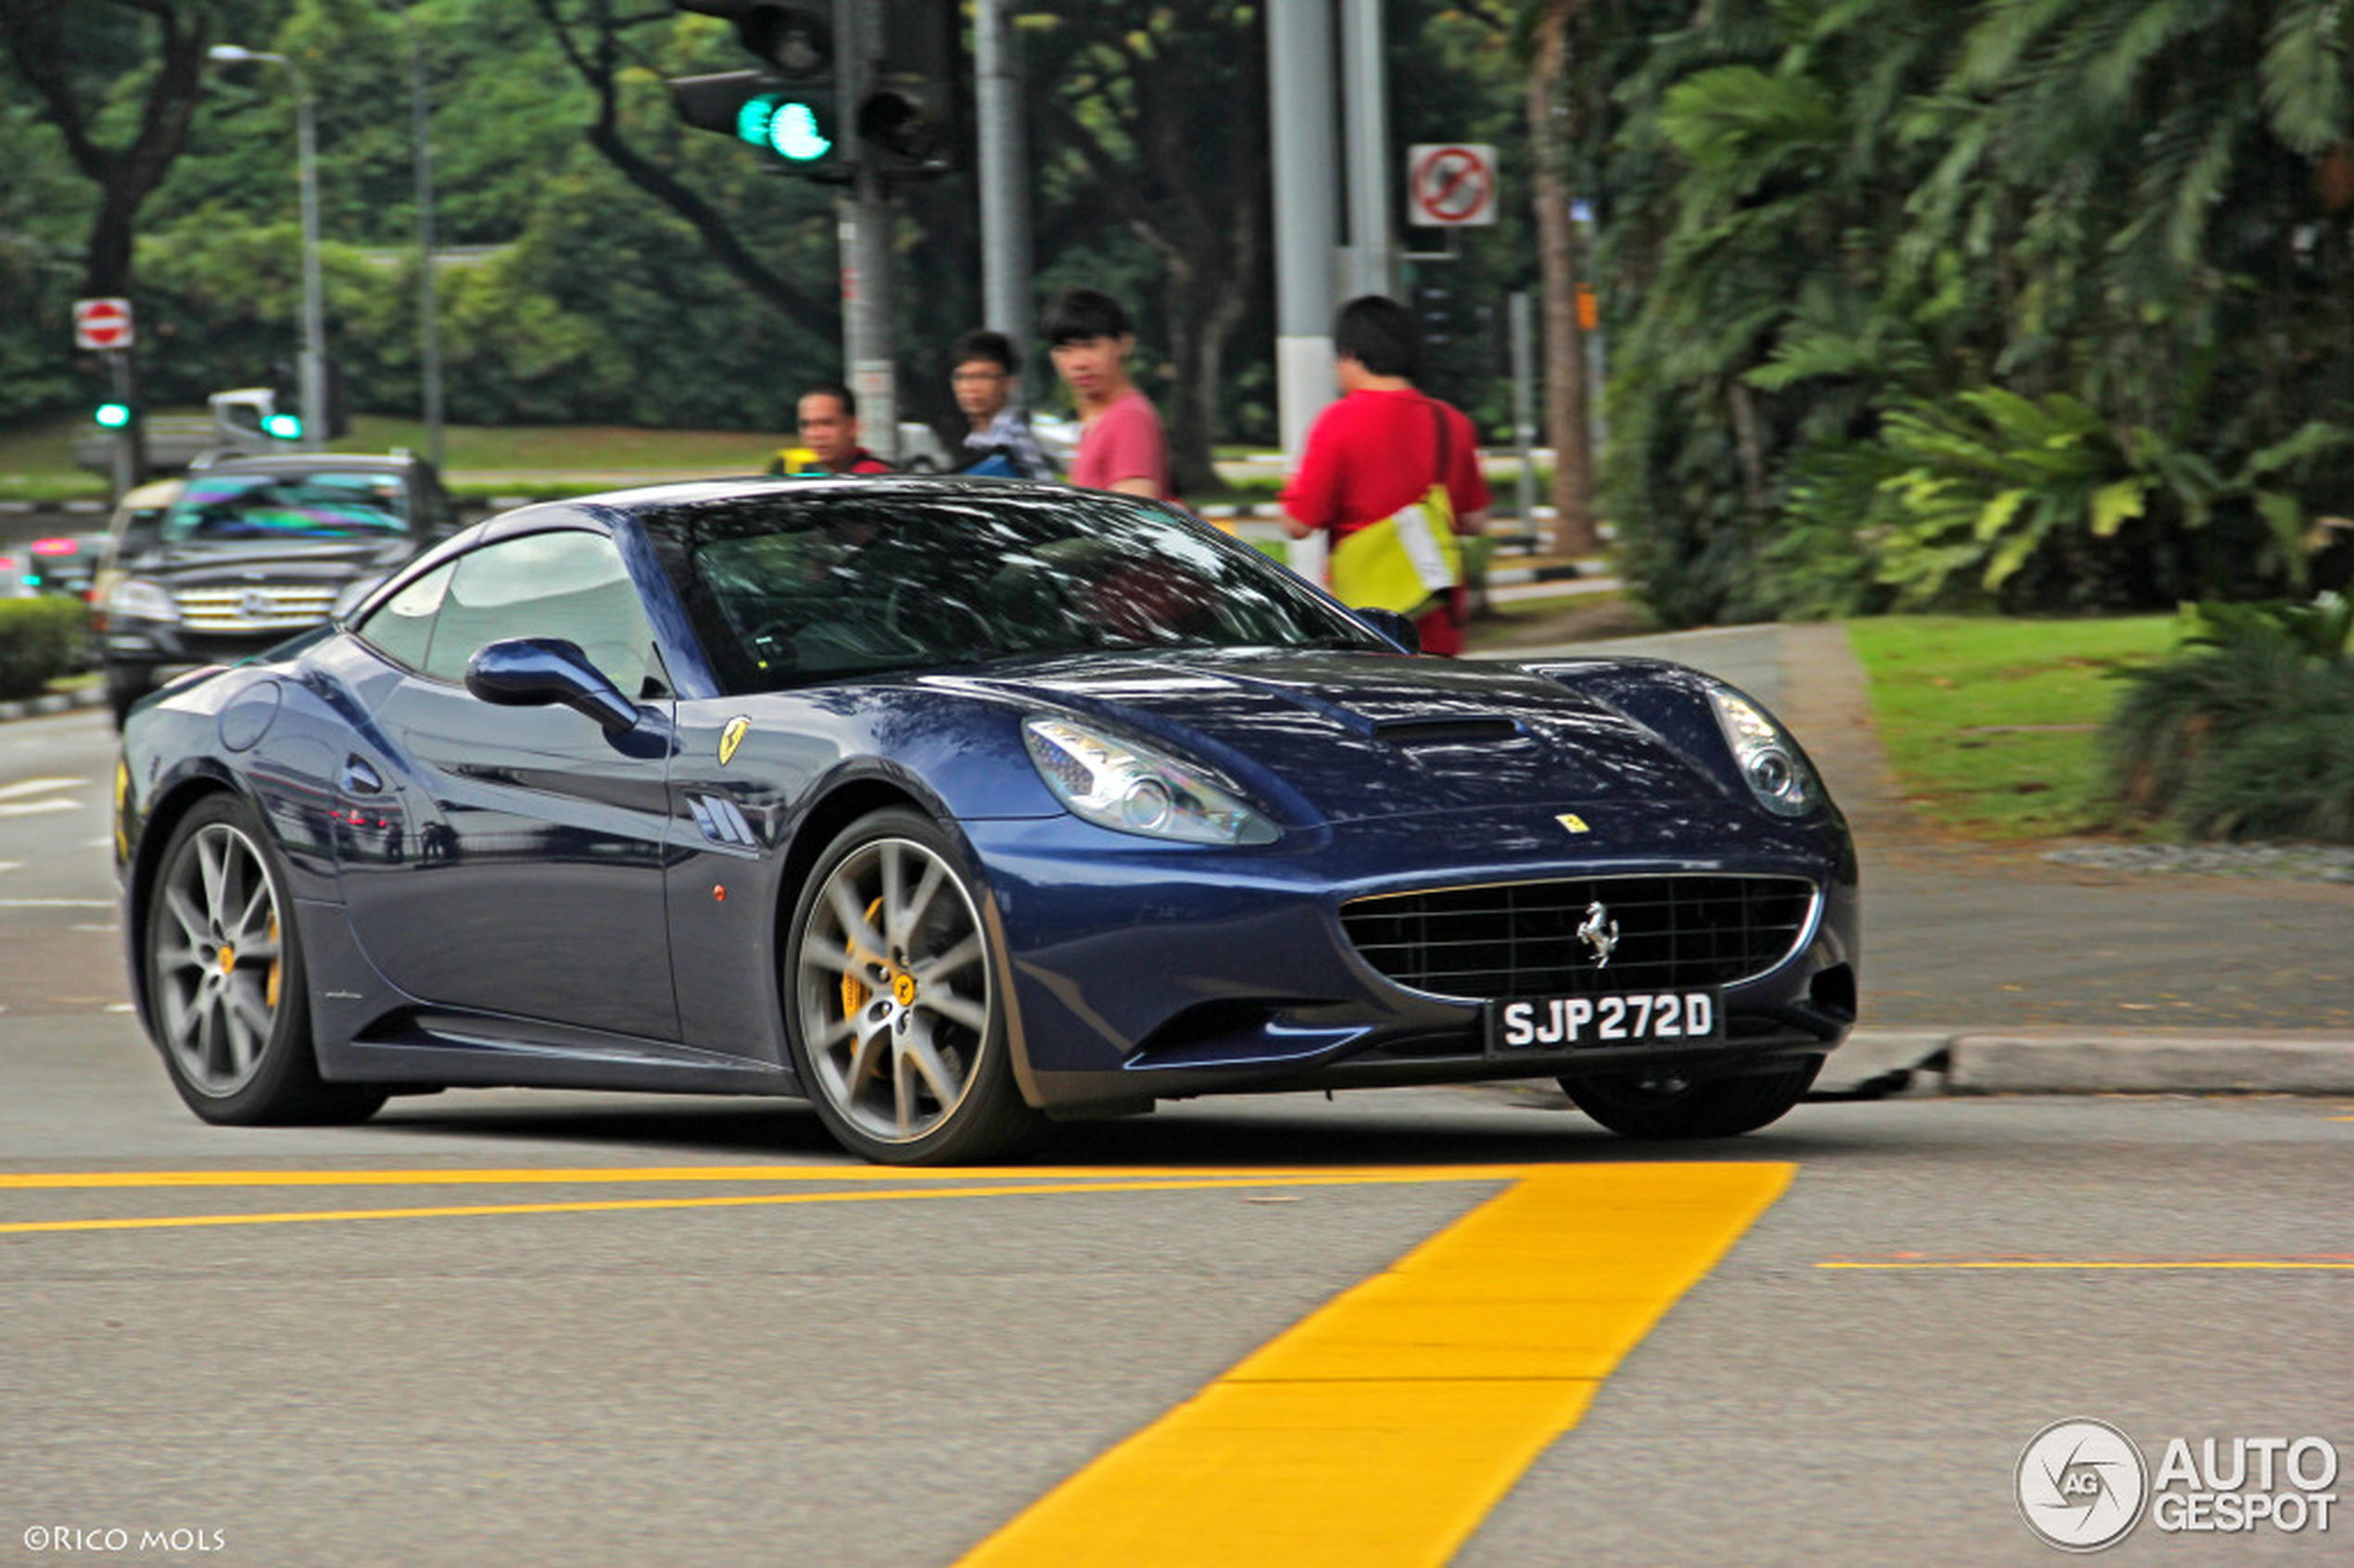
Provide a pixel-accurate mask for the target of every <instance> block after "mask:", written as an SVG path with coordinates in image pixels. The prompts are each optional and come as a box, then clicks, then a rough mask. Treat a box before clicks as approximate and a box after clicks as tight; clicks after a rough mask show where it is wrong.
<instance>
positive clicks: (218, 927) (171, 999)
mask: <svg viewBox="0 0 2354 1568" xmlns="http://www.w3.org/2000/svg"><path fill="white" fill-rule="evenodd" d="M157 896H158V899H159V901H160V904H161V908H160V910H159V912H158V920H157V925H156V940H155V942H154V948H153V957H152V959H151V962H152V963H153V965H154V971H153V973H154V990H155V1003H156V1008H157V1017H158V1022H159V1023H160V1024H161V1026H162V1033H163V1041H164V1048H165V1049H166V1050H168V1051H170V1052H171V1056H172V1060H173V1061H174V1062H175V1063H176V1064H177V1065H178V1067H179V1069H180V1071H181V1075H182V1078H183V1080H184V1081H185V1082H187V1083H188V1084H189V1085H190V1086H191V1087H193V1088H194V1089H195V1090H196V1092H197V1093H199V1094H207V1095H213V1096H222V1097H225V1096H227V1095H231V1094H235V1093H237V1092H238V1091H239V1090H241V1089H243V1088H245V1087H246V1085H247V1084H248V1083H250V1082H251V1081H253V1077H254V1074H255V1073H257V1072H258V1071H259V1070H260V1069H261V1067H262V1063H263V1061H264V1058H265V1056H266V1054H267V1052H268V1049H269V1045H270V1042H271V1040H272V1037H273V1036H274V1034H275V1033H276V1031H277V1027H278V1009H279V1005H280V1002H281V1000H282V997H281V990H282V987H281V977H282V975H283V972H284V965H285V952H284V948H283V946H282V942H281V934H280V927H279V919H280V912H279V908H278V892H277V889H276V888H275V887H274V886H273V885H272V882H271V879H270V872H269V869H268V867H267V866H265V865H264V863H263V861H262V858H261V852H260V850H259V848H258V847H257V846H256V845H255V844H254V842H253V841H252V840H251V839H249V838H247V836H246V835H245V834H244V833H243V832H242V831H240V830H239V829H238V828H235V827H234V826H232V825H231V824H229V823H226V822H213V823H208V824H207V825H205V826H204V827H203V828H199V829H198V830H197V831H196V834H195V835H194V836H192V837H191V838H189V839H188V840H186V841H184V843H183V844H182V845H181V846H180V851H179V854H178V855H177V856H176V857H175V858H174V859H173V861H172V863H171V866H170V867H169V868H168V869H167V870H166V872H165V874H164V877H163V880H162V883H161V885H160V886H159V888H158V893H157Z"/></svg>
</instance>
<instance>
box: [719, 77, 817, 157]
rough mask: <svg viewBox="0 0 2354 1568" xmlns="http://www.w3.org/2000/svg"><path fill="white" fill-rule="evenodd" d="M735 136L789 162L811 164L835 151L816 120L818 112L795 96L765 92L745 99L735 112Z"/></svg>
mask: <svg viewBox="0 0 2354 1568" xmlns="http://www.w3.org/2000/svg"><path fill="white" fill-rule="evenodd" d="M736 136H737V139H738V140H740V141H745V142H750V143H751V144H752V145H753V146H756V147H766V148H767V149H769V150H770V151H771V152H773V153H775V154H776V155H777V156H778V157H779V158H783V159H785V160H786V161H787V162H789V163H814V162H816V160H817V159H819V158H823V157H825V156H826V155H827V154H828V153H829V152H831V151H833V150H834V144H833V141H832V139H831V138H830V137H829V136H828V135H827V134H826V133H825V131H824V130H823V129H822V128H821V127H820V126H819V124H818V122H817V111H816V109H814V108H812V107H810V106H809V105H807V104H805V103H803V102H801V101H800V100H798V99H793V98H785V97H780V96H778V95H777V94H774V93H764V94H762V95H760V96H758V97H756V98H747V99H745V100H744V106H743V107H742V108H740V109H739V110H738V111H737V112H736Z"/></svg>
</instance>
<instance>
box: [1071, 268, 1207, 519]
mask: <svg viewBox="0 0 2354 1568" xmlns="http://www.w3.org/2000/svg"><path fill="white" fill-rule="evenodd" d="M1039 330H1040V332H1041V334H1042V335H1044V337H1045V339H1046V349H1047V353H1048V355H1049V356H1050V357H1051V358H1052V359H1053V360H1054V361H1055V372H1056V373H1057V374H1058V375H1060V376H1061V377H1062V378H1063V384H1064V385H1065V386H1069V388H1070V396H1071V400H1072V401H1073V402H1074V403H1076V404H1077V405H1078V410H1079V449H1078V450H1077V451H1075V452H1073V453H1072V454H1071V458H1070V482H1071V483H1072V484H1074V485H1082V486H1084V487H1087V488H1088V489H1091V490H1120V491H1123V492H1125V493H1127V494H1129V495H1132V496H1149V497H1151V498H1152V499H1155V500H1166V499H1169V498H1170V497H1171V496H1173V495H1174V494H1176V488H1175V487H1174V486H1172V485H1171V483H1170V482H1169V438H1168V436H1166V435H1165V434H1164V433H1163V432H1162V430H1161V427H1160V415H1159V414H1158V413H1156V412H1155V411H1153V405H1152V399H1150V398H1146V397H1145V395H1144V394H1143V393H1142V392H1140V391H1138V390H1137V389H1136V384H1135V383H1134V382H1133V381H1132V380H1130V379H1129V376H1128V351H1129V350H1130V349H1132V348H1134V347H1135V346H1136V334H1135V331H1134V329H1133V328H1132V327H1131V326H1130V325H1129V324H1128V312H1127V311H1125V310H1121V309H1120V301H1118V300H1117V299H1114V298H1112V297H1111V296H1109V295H1107V294H1098V293H1097V292H1096V291H1095V290H1094V289H1092V288H1074V289H1070V290H1069V291H1068V292H1066V293H1063V294H1060V295H1057V297H1055V298H1054V300H1053V301H1052V302H1051V303H1050V304H1048V305H1047V307H1046V315H1045V319H1044V321H1043V322H1040V323H1039Z"/></svg>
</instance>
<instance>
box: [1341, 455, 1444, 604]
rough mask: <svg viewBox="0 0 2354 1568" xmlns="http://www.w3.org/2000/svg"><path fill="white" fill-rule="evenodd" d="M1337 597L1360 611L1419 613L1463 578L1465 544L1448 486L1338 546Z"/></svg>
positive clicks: (1432, 489) (1436, 488)
mask: <svg viewBox="0 0 2354 1568" xmlns="http://www.w3.org/2000/svg"><path fill="white" fill-rule="evenodd" d="M1332 578H1333V597H1334V598H1335V599H1337V600H1339V601H1341V602H1342V603H1343V604H1347V605H1349V606H1351V607H1353V608H1355V609H1359V610H1395V611H1397V612H1398V613H1400V614H1403V615H1409V616H1411V615H1417V614H1420V613H1422V612H1423V611H1424V610H1426V609H1428V608H1430V606H1431V602H1432V601H1434V600H1436V599H1437V598H1438V597H1440V596H1441V595H1443V594H1445V593H1446V592H1447V591H1448V590H1449V589H1450V588H1453V587H1454V586H1455V585H1456V584H1457V583H1460V582H1462V580H1463V541H1462V538H1461V537H1458V536H1457V535H1456V533H1455V507H1454V503H1453V502H1452V501H1451V500H1450V499H1448V495H1447V487H1446V486H1445V485H1443V484H1436V485H1433V486H1432V487H1430V488H1429V489H1428V490H1427V491H1425V492H1424V495H1423V498H1422V499H1420V500H1417V501H1413V502H1411V503H1409V504H1408V505H1406V506H1404V507H1402V508H1400V509H1399V510H1398V511H1397V512H1392V513H1391V514H1390V515H1388V516H1387V517H1385V518H1383V519H1382V520H1381V521H1380V522H1378V523H1375V524H1373V525H1369V526H1367V527H1363V528H1360V529H1358V530H1357V531H1356V532H1355V533H1353V534H1350V535H1349V536H1348V537H1346V538H1344V539H1342V540H1341V541H1340V542H1339V543H1338V544H1336V545H1335V546H1334V547H1333V555H1332Z"/></svg>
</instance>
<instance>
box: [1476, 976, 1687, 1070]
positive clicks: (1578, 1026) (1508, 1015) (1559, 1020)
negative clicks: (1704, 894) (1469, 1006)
mask: <svg viewBox="0 0 2354 1568" xmlns="http://www.w3.org/2000/svg"><path fill="white" fill-rule="evenodd" d="M1720 1004H1721V998H1720V995H1719V993H1717V992H1715V991H1713V990H1712V991H1630V992H1624V993H1614V994H1611V995H1607V996H1525V997H1514V998H1513V999H1512V1000H1511V1001H1508V1002H1490V1003H1489V1004H1487V1054H1488V1055H1489V1056H1535V1055H1538V1054H1539V1053H1542V1052H1548V1051H1580V1050H1588V1049H1591V1048H1593V1047H1595V1046H1599V1045H1685V1044H1693V1043H1710V1042H1714V1041H1719V1040H1722V1039H1724V1038H1725V1020H1724V1009H1723V1007H1722V1005H1720Z"/></svg>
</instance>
